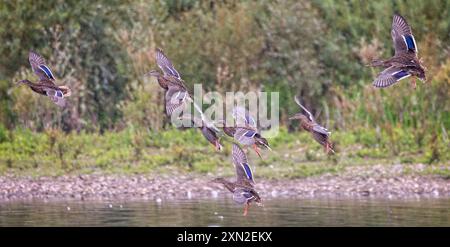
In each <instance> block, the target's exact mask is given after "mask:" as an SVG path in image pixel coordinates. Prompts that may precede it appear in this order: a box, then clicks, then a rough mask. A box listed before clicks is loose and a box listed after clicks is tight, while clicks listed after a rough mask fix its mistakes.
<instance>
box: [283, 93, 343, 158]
mask: <svg viewBox="0 0 450 247" xmlns="http://www.w3.org/2000/svg"><path fill="white" fill-rule="evenodd" d="M294 99H295V102H296V103H297V105H299V106H300V107H301V108H302V109H303V110H304V111H305V112H306V113H307V114H308V116H306V115H304V114H303V113H297V114H295V115H294V116H292V117H290V118H289V119H291V120H293V119H299V120H300V125H301V126H302V128H303V129H305V130H306V131H308V132H310V133H311V134H312V136H313V138H314V140H316V141H317V142H318V143H319V144H320V145H322V146H323V147H324V148H325V152H326V153H327V154H328V153H330V152H332V153H334V150H333V144H332V143H331V142H330V141H329V140H328V139H329V137H330V134H331V132H329V131H328V130H327V129H326V128H324V127H322V126H320V125H319V124H318V123H317V122H316V121H315V120H314V117H313V115H312V114H311V112H309V111H308V110H307V109H306V108H305V107H304V106H303V105H302V104H300V101H299V100H298V99H297V97H295V98H294Z"/></svg>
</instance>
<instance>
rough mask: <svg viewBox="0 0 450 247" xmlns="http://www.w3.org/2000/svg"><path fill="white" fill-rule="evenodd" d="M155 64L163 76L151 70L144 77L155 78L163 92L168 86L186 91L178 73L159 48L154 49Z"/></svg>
mask: <svg viewBox="0 0 450 247" xmlns="http://www.w3.org/2000/svg"><path fill="white" fill-rule="evenodd" d="M156 64H158V67H159V68H160V69H161V70H162V72H163V74H161V73H160V72H159V71H157V70H152V71H150V72H148V73H147V74H145V75H146V76H153V77H156V79H157V81H158V83H159V85H160V86H161V88H163V89H164V90H168V89H169V86H171V87H175V88H179V89H180V90H183V91H188V89H187V87H186V85H185V84H184V81H183V80H182V79H181V76H180V73H178V71H177V70H176V69H175V67H174V66H173V64H172V62H171V61H170V59H169V58H168V57H167V56H166V55H165V54H164V52H163V51H162V50H161V49H159V48H156Z"/></svg>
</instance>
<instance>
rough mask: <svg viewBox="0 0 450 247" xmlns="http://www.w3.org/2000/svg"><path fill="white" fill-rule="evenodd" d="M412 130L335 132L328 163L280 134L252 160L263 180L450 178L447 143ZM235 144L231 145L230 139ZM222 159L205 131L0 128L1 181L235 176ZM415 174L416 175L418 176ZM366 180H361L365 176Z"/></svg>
mask: <svg viewBox="0 0 450 247" xmlns="http://www.w3.org/2000/svg"><path fill="white" fill-rule="evenodd" d="M410 133H411V132H409V131H408V130H404V129H401V128H398V129H393V130H390V131H389V132H387V131H384V130H381V131H378V132H377V131H375V130H366V129H361V130H354V131H352V132H345V133H344V132H335V133H333V134H332V140H333V141H334V142H335V144H336V148H337V154H336V155H334V156H329V157H327V156H326V155H325V154H324V152H323V149H322V147H321V146H319V145H318V144H317V143H315V142H314V141H313V140H312V138H311V137H310V136H309V134H308V133H305V132H292V133H288V132H287V131H286V130H285V129H282V130H281V132H280V134H279V135H278V136H277V137H275V138H272V139H270V140H269V142H270V144H271V146H272V147H273V149H274V151H273V152H270V151H263V158H264V159H262V160H261V159H259V158H258V157H257V156H256V155H255V154H254V153H253V152H252V153H251V154H250V161H251V163H252V165H254V167H255V173H256V176H257V177H259V178H269V179H270V178H276V179H280V178H302V177H310V176H318V175H321V174H325V173H339V172H341V171H343V170H344V169H345V168H347V167H351V166H371V165H375V164H384V165H395V164H403V165H405V167H406V169H404V173H408V172H409V171H408V169H407V167H408V164H411V165H414V164H417V163H423V164H425V169H423V170H422V171H421V173H422V174H424V175H429V174H433V175H437V176H440V177H444V178H450V163H449V160H450V154H449V152H448V143H446V140H445V138H443V137H442V136H424V137H422V138H421V139H420V140H418V139H417V138H416V137H415V136H414V135H412V134H410ZM228 140H229V139H228ZM223 143H224V146H225V149H224V150H223V151H222V152H221V153H217V152H215V151H214V150H213V147H212V146H211V145H209V144H207V143H206V141H205V140H204V139H203V137H202V135H201V134H200V132H198V131H196V130H193V129H188V130H184V131H181V130H175V129H173V130H166V131H163V132H152V131H147V130H142V129H132V128H128V129H125V130H123V131H120V132H108V133H105V134H94V133H83V132H81V133H71V134H64V133H63V132H61V131H58V130H47V131H45V132H42V133H35V132H31V131H28V130H24V129H16V130H14V131H7V130H5V129H0V174H1V175H5V174H14V175H19V176H59V175H65V174H71V175H76V174H91V173H101V174H158V173H165V174H177V173H195V174H207V173H209V174H219V175H223V176H232V175H233V173H234V169H232V165H231V159H230V145H229V143H227V141H226V140H224V141H223ZM411 172H414V173H417V171H415V170H414V171H413V170H412V169H411ZM361 175H363V174H361Z"/></svg>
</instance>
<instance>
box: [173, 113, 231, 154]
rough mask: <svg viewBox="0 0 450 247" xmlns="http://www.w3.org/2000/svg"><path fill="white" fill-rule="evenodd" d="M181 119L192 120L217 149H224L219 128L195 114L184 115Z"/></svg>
mask: <svg viewBox="0 0 450 247" xmlns="http://www.w3.org/2000/svg"><path fill="white" fill-rule="evenodd" d="M179 119H180V120H183V119H187V120H190V121H192V123H193V124H194V127H197V128H199V129H200V131H201V132H202V134H203V136H204V137H205V139H206V140H207V141H208V142H209V143H211V144H212V145H213V146H214V147H215V149H216V151H220V150H222V145H221V144H220V141H219V137H218V135H217V134H218V130H217V128H215V127H214V126H213V125H212V124H210V123H208V122H207V121H205V120H202V119H199V118H197V117H193V116H183V117H181V118H179Z"/></svg>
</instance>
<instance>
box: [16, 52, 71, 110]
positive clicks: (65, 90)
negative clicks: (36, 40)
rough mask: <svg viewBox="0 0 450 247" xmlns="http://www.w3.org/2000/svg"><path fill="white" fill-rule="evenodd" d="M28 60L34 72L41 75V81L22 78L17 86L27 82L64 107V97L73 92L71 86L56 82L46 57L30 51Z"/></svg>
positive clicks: (32, 88)
mask: <svg viewBox="0 0 450 247" xmlns="http://www.w3.org/2000/svg"><path fill="white" fill-rule="evenodd" d="M28 60H29V62H30V65H31V68H32V69H33V71H34V73H35V74H36V75H37V76H38V77H39V81H38V83H34V82H31V81H29V80H21V81H19V82H17V86H19V85H22V84H25V85H27V86H28V87H30V88H31V90H33V91H34V92H36V93H38V94H42V95H45V96H48V97H49V98H50V99H51V100H52V101H53V102H54V103H55V104H56V105H58V106H60V107H64V106H65V105H66V101H65V99H64V98H65V97H69V96H70V94H71V91H70V89H69V87H67V86H57V85H56V84H55V76H54V75H53V73H52V71H51V70H50V68H49V67H48V66H47V63H46V62H45V59H44V58H43V57H42V56H40V55H39V54H38V53H36V52H34V51H30V52H29V55H28Z"/></svg>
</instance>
